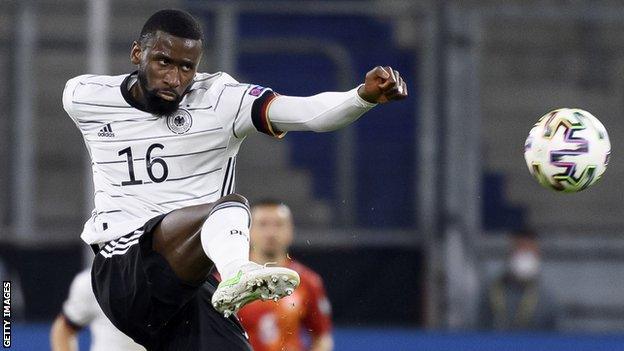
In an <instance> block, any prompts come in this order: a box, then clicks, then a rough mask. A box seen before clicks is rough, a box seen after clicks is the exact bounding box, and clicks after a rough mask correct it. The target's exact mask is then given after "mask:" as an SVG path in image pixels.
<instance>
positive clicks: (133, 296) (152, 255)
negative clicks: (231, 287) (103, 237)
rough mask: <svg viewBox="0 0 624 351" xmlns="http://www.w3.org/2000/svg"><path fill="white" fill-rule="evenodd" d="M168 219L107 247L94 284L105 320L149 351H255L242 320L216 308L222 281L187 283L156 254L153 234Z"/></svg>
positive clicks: (96, 264)
mask: <svg viewBox="0 0 624 351" xmlns="http://www.w3.org/2000/svg"><path fill="white" fill-rule="evenodd" d="M163 218H164V215H161V216H158V217H155V218H152V219H151V220H149V221H148V222H147V223H145V225H144V226H143V227H142V228H139V229H138V230H136V231H134V232H132V233H130V234H128V235H126V236H123V237H121V238H119V239H116V240H113V241H110V242H108V243H106V244H105V245H103V246H101V248H100V250H99V252H98V253H97V254H96V255H95V258H94V261H93V268H92V272H91V280H92V284H93V291H94V293H95V297H96V299H97V301H98V303H99V304H100V307H102V310H103V311H104V314H106V316H107V317H108V318H109V319H110V320H111V322H112V323H113V324H114V325H115V326H116V327H117V328H118V329H119V330H121V331H122V332H124V333H125V334H126V335H128V336H130V337H131V338H132V339H133V340H134V341H136V342H137V343H139V344H141V345H143V346H145V348H147V349H148V350H176V351H177V350H214V351H217V350H218V351H229V350H232V351H243V350H244V351H250V350H252V349H251V346H250V345H249V342H248V341H247V337H246V333H245V331H244V330H243V327H242V326H241V324H240V323H239V321H238V319H237V318H236V317H235V316H230V317H229V318H224V317H223V316H222V315H221V314H220V313H218V312H217V311H216V310H215V309H214V308H213V307H212V303H211V298H212V294H213V293H214V290H215V289H216V286H217V285H218V282H217V280H216V279H214V278H212V276H211V278H210V279H209V280H208V281H206V282H205V283H204V284H201V285H199V286H195V285H191V284H188V283H185V282H183V281H181V280H180V279H179V278H178V277H177V276H176V275H175V273H174V272H173V270H172V269H171V267H170V266H169V263H168V262H167V261H166V260H165V258H164V257H162V256H161V255H160V254H159V253H157V252H155V251H154V250H153V249H152V231H153V230H154V228H155V227H156V226H157V225H158V223H160V221H161V220H162V219H163Z"/></svg>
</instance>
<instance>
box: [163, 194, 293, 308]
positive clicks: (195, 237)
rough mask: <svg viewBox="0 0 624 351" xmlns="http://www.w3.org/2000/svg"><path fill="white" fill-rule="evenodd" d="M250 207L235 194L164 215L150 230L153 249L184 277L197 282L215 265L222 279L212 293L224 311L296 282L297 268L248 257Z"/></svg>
mask: <svg viewBox="0 0 624 351" xmlns="http://www.w3.org/2000/svg"><path fill="white" fill-rule="evenodd" d="M250 218H251V216H250V214H249V205H248V203H247V200H246V199H245V198H244V197H242V196H240V195H237V194H230V195H227V196H225V197H223V198H221V199H219V200H218V201H216V202H215V203H213V204H206V205H198V206H190V207H185V208H182V209H178V210H175V211H172V212H171V213H169V214H168V215H167V216H165V218H164V219H163V220H162V221H161V222H160V223H159V225H158V226H157V227H156V228H155V230H154V244H153V247H154V250H155V251H157V252H158V253H160V254H161V255H162V256H163V257H164V258H165V259H166V260H167V262H168V263H169V265H170V266H171V268H172V270H173V271H174V273H175V274H176V275H177V276H178V277H179V278H180V279H182V280H183V281H186V282H189V283H194V284H197V283H200V282H202V281H204V280H205V279H206V277H207V275H208V274H209V272H210V269H211V268H212V267H213V264H214V265H216V267H217V269H218V270H219V273H221V277H222V278H223V279H224V281H223V282H222V283H221V284H220V285H219V287H218V289H217V291H215V294H214V296H213V305H214V306H215V308H216V309H217V310H218V311H220V312H223V313H224V314H226V315H228V314H230V313H234V312H236V311H237V310H238V309H239V308H240V307H242V306H243V305H245V304H246V303H249V302H251V301H253V300H256V299H261V298H262V299H279V298H281V297H283V296H285V295H289V294H290V293H292V291H293V289H294V288H295V287H296V286H298V285H299V276H298V275H297V273H296V272H294V271H292V270H290V269H287V268H282V267H262V266H259V265H257V264H255V263H251V262H250V261H249V225H250V224H251V223H250Z"/></svg>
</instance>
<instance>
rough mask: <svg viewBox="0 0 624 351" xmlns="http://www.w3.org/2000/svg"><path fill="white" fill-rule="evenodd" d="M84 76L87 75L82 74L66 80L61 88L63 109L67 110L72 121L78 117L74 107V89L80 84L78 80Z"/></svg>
mask: <svg viewBox="0 0 624 351" xmlns="http://www.w3.org/2000/svg"><path fill="white" fill-rule="evenodd" d="M86 77H88V75H82V76H78V77H74V78H72V79H70V80H68V81H67V83H66V84H65V89H64V90H63V109H65V112H67V114H68V115H69V117H71V119H73V120H74V121H78V119H79V118H80V116H79V113H78V111H77V110H76V108H75V103H74V96H75V94H76V89H78V86H79V85H80V81H81V80H82V79H83V78H86Z"/></svg>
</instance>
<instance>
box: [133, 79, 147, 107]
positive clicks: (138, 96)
mask: <svg viewBox="0 0 624 351" xmlns="http://www.w3.org/2000/svg"><path fill="white" fill-rule="evenodd" d="M129 90H130V96H131V97H132V99H133V100H134V101H136V102H137V103H139V105H141V106H145V105H146V101H145V92H144V91H143V88H141V84H139V81H138V80H137V81H136V82H135V83H134V84H132V86H131V87H130V89H129Z"/></svg>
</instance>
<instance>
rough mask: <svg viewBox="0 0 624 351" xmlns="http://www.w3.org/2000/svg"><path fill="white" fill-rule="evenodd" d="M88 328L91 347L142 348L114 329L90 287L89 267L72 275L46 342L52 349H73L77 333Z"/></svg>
mask: <svg viewBox="0 0 624 351" xmlns="http://www.w3.org/2000/svg"><path fill="white" fill-rule="evenodd" d="M87 325H89V326H90V328H91V348H90V350H91V351H109V350H114V351H141V350H143V351H144V350H145V348H143V347H142V346H141V345H138V344H136V343H135V342H134V341H132V339H130V338H129V337H128V336H126V335H124V334H123V333H122V332H120V331H119V330H117V328H115V326H114V325H112V324H111V322H110V321H109V320H108V318H106V316H105V315H104V312H102V309H101V308H100V306H99V305H98V303H97V301H96V300H95V296H94V295H93V289H92V288H91V270H90V269H86V270H84V271H82V272H80V273H78V275H77V276H76V278H74V281H73V282H72V284H71V287H70V288H69V296H68V297H67V300H65V303H64V304H63V310H62V312H61V313H60V314H59V315H58V317H56V319H55V320H54V323H52V330H51V331H50V345H51V347H52V351H76V350H78V345H77V338H76V336H77V334H78V332H79V331H80V330H81V329H82V328H84V327H86V326H87Z"/></svg>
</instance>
